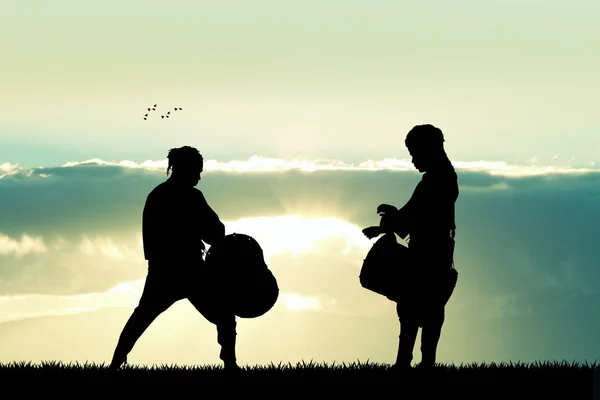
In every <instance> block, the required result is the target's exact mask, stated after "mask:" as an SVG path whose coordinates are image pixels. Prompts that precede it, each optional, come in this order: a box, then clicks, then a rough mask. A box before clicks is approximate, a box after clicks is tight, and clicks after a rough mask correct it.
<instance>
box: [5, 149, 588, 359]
mask: <svg viewBox="0 0 600 400" xmlns="http://www.w3.org/2000/svg"><path fill="white" fill-rule="evenodd" d="M96 161H97V160H96ZM96 161H93V160H92V162H83V163H71V164H69V165H70V166H68V167H44V168H36V169H26V168H23V169H19V168H20V167H15V166H12V165H10V166H8V165H7V164H3V169H2V171H3V172H4V173H7V171H10V172H11V174H10V175H3V178H2V179H0V198H2V199H3V206H2V207H1V208H0V221H1V222H0V234H1V235H2V236H1V238H2V239H1V240H0V243H1V244H0V249H1V250H0V251H1V252H2V254H1V255H0V295H4V296H17V295H34V294H45V295H51V296H62V295H85V294H90V293H106V292H107V291H109V290H111V288H114V287H116V285H119V284H120V283H123V282H133V281H139V280H140V279H143V278H144V276H145V273H146V266H145V263H144V260H143V257H142V247H141V242H140V240H141V237H140V228H141V210H142V207H143V203H144V201H145V197H146V195H147V194H148V193H149V191H150V190H151V189H152V188H153V187H154V186H155V185H156V184H158V183H159V182H162V181H163V180H164V179H165V178H166V176H165V169H164V165H161V164H160V163H159V162H150V161H149V162H147V163H146V164H144V163H141V165H142V166H138V164H135V163H131V162H125V163H121V164H119V163H108V162H96ZM317 164H318V163H315V164H310V165H308V164H302V163H296V164H294V163H285V162H272V163H270V164H269V163H264V164H261V159H260V158H254V159H251V160H250V161H249V162H247V163H243V162H237V163H235V162H231V163H217V162H214V163H213V164H211V163H209V162H207V168H206V173H205V174H204V176H203V179H202V181H201V182H200V184H199V186H198V187H199V188H200V189H201V190H202V191H203V193H204V194H205V196H206V197H207V199H208V201H209V203H210V204H211V205H212V206H213V208H214V209H215V210H216V211H217V212H218V214H219V215H220V216H221V218H222V220H224V221H225V222H226V227H227V232H229V233H231V232H242V233H248V234H251V235H253V236H254V237H256V238H257V239H258V240H259V242H260V243H261V244H262V245H263V249H264V250H265V255H266V257H267V259H268V264H269V266H270V268H272V270H273V272H274V274H275V275H276V277H277V279H278V282H279V284H280V288H281V290H282V294H283V295H282V297H281V300H280V302H281V303H280V304H281V305H282V306H283V307H291V308H294V307H295V308H297V309H298V310H297V311H298V312H300V309H303V310H304V311H303V312H317V313H331V314H332V315H333V314H337V315H354V316H356V317H357V318H359V317H360V318H369V316H373V315H387V314H389V313H390V307H389V302H388V301H387V300H385V299H383V298H381V296H378V295H376V294H373V293H370V292H369V291H367V290H365V289H363V288H362V287H361V286H360V284H359V281H358V274H359V272H360V267H361V264H362V260H363V258H364V256H365V254H366V252H367V251H368V249H369V248H370V246H371V243H372V242H370V241H368V240H366V238H364V237H363V236H362V234H361V232H360V230H361V229H362V228H363V227H365V226H368V225H373V224H377V223H378V220H379V217H378V216H377V214H376V213H375V209H376V207H377V205H378V204H380V203H390V204H395V205H398V206H401V205H402V204H404V202H405V201H406V200H408V198H409V197H410V195H411V193H412V191H413V189H414V186H415V184H416V183H417V182H418V181H419V179H420V175H419V174H418V173H416V172H414V171H413V170H412V169H411V168H410V166H409V164H408V163H406V162H405V164H404V167H403V166H402V164H401V163H400V162H397V160H384V161H382V162H379V163H369V162H366V163H363V164H360V163H359V164H357V165H354V166H352V165H346V164H343V163H334V162H329V163H328V164H327V162H326V161H323V162H322V165H327V167H323V168H321V169H319V168H317V167H318V165H317ZM342 164H343V165H342ZM455 164H456V165H457V171H458V175H459V184H460V189H461V194H460V197H459V200H458V202H457V208H456V218H457V225H458V230H457V245H456V259H455V261H456V267H457V268H458V271H459V282H458V285H457V288H456V292H455V296H454V297H453V298H452V299H451V302H450V304H449V307H448V321H449V322H448V324H449V329H451V330H454V331H455V332H458V330H460V329H462V328H460V327H459V326H454V327H453V325H452V324H453V323H457V324H458V321H461V323H462V324H467V325H466V326H475V327H480V329H484V328H483V326H486V328H485V329H487V330H488V331H487V332H488V333H489V334H490V335H492V329H496V328H497V329H501V328H500V326H501V325H498V324H504V325H502V326H510V327H511V329H513V330H515V331H516V332H521V330H523V331H522V333H518V334H519V335H522V336H519V340H520V343H525V342H526V343H529V344H530V345H531V346H533V347H534V348H535V346H541V344H537V343H530V342H528V341H527V340H529V339H527V340H525V336H524V335H528V334H529V333H527V332H526V331H525V330H524V329H525V328H523V327H527V329H529V331H528V332H537V333H536V334H539V335H542V334H543V331H542V329H550V328H552V329H558V328H556V325H555V323H554V322H552V321H551V320H552V318H554V317H553V315H563V316H564V317H562V318H564V319H568V320H569V321H571V323H574V324H576V323H579V324H581V325H584V324H585V325H586V326H588V327H589V329H591V330H595V329H597V325H598V324H597V323H595V322H593V321H590V320H589V315H590V313H591V310H588V309H589V307H590V306H589V305H588V304H586V302H593V301H596V300H595V299H597V297H598V296H599V293H600V271H599V270H598V268H597V259H598V255H597V251H596V248H597V246H596V243H595V240H596V238H597V237H599V236H600V225H598V224H596V223H594V221H599V220H600V175H599V174H598V173H597V170H593V169H577V168H570V167H564V168H562V167H560V168H559V167H536V166H528V167H514V166H507V165H506V164H505V163H483V162H482V163H466V164H461V163H460V162H456V163H455ZM261 165H263V167H261ZM315 165H317V167H315ZM361 165H362V166H361ZM265 166H266V167H265ZM261 168H262V169H261ZM294 168H295V169H294ZM361 168H362V169H361ZM536 168H537V169H536ZM561 168H562V169H561ZM240 171H246V173H240ZM520 171H521V172H520ZM522 171H525V172H522ZM42 173H43V174H45V175H47V177H46V178H41V177H39V175H40V174H42ZM27 238H29V239H27ZM34 243H36V244H35V245H34ZM42 249H45V250H42ZM35 250H37V251H35ZM131 296H132V297H131V298H135V297H136V295H131ZM132 301H133V300H132ZM14 304H16V303H14ZM98 304H104V303H98ZM106 304H108V303H106ZM111 304H112V303H111ZM128 304H130V303H128ZM565 304H567V305H569V307H572V310H574V311H572V312H573V314H574V315H569V316H567V315H565V312H566V311H565V307H566V306H565ZM19 307H20V306H19ZM61 307H62V308H61V309H64V310H69V309H70V310H71V311H72V310H75V309H77V307H84V308H85V309H88V308H89V307H91V306H90V305H89V304H88V303H85V302H83V303H77V302H72V303H69V304H68V305H67V304H65V305H64V307H63V306H61ZM18 309H19V308H18V307H17V308H16V310H18ZM15 312H18V311H15ZM577 315H580V317H579V318H580V319H577V318H578V317H577ZM391 317H392V318H393V315H392V316H391ZM452 321H456V322H452ZM577 321H579V322H577ZM502 329H503V328H502ZM565 334H566V333H565ZM465 335H467V334H466V333H465ZM515 335H517V333H515ZM569 335H575V333H569ZM467 337H471V338H472V336H469V335H467ZM573 337H574V336H573ZM493 340H500V338H496V339H493ZM493 340H492V339H490V341H493ZM503 340H504V339H503ZM515 340H517V339H515ZM544 340H545V342H544V343H546V344H548V343H551V342H552V341H553V340H558V339H556V338H554V337H549V338H547V339H544ZM490 343H492V342H490ZM494 343H496V342H494ZM494 345H497V343H496V344H494ZM465 346H466V344H465Z"/></svg>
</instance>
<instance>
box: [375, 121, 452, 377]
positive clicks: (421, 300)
mask: <svg viewBox="0 0 600 400" xmlns="http://www.w3.org/2000/svg"><path fill="white" fill-rule="evenodd" d="M443 143H444V135H443V133H442V131H441V130H440V129H439V128H437V127H435V126H433V125H429V124H426V125H417V126H415V127H414V128H412V129H411V130H410V132H408V134H407V136H406V140H405V145H406V147H407V148H408V151H409V153H410V155H411V156H412V163H413V165H414V166H415V168H416V169H417V170H418V171H419V172H421V173H424V174H423V178H422V179H421V181H420V182H419V183H418V184H417V187H416V188H415V190H414V192H413V195H412V196H411V198H410V200H409V201H408V202H407V203H406V205H404V206H403V207H402V208H400V209H396V207H394V206H391V205H388V204H381V205H379V207H378V208H377V213H380V214H382V218H381V221H380V226H373V227H368V228H365V229H364V230H363V233H364V234H365V236H367V237H368V238H369V239H371V238H373V237H376V236H378V235H380V234H381V233H384V232H386V231H390V230H392V231H394V232H395V233H396V234H397V235H398V236H400V237H401V238H403V239H405V238H406V237H407V236H408V237H409V242H408V247H409V250H410V254H411V260H412V265H411V269H412V270H411V278H410V279H411V282H409V286H411V287H412V288H413V289H412V290H410V292H405V293H403V294H402V297H403V300H400V301H398V302H397V306H396V311H397V314H398V318H399V320H400V342H399V345H398V355H397V358H396V364H395V368H406V367H410V364H411V362H412V359H413V348H414V345H415V340H416V337H417V332H418V330H419V327H421V328H422V333H421V354H422V360H421V364H420V366H421V367H431V366H434V365H435V362H436V351H437V346H438V342H439V339H440V335H441V331H442V325H443V324H444V319H445V310H444V308H445V304H446V302H447V300H448V299H449V296H450V295H451V291H450V290H453V286H450V288H451V289H450V290H449V285H452V283H451V282H450V283H449V279H450V278H449V276H451V275H450V274H449V271H451V268H452V266H453V254H454V235H455V230H456V225H455V221H454V205H455V202H456V199H457V198H458V194H459V190H458V177H457V175H456V172H455V170H454V167H453V166H452V163H451V162H450V160H449V159H448V156H447V155H446V152H445V150H444V145H443ZM454 283H456V282H454Z"/></svg>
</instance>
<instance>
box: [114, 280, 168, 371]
mask: <svg viewBox="0 0 600 400" xmlns="http://www.w3.org/2000/svg"><path fill="white" fill-rule="evenodd" d="M148 276H150V275H148ZM157 278H158V277H157ZM158 284H160V282H159V281H158V280H156V279H155V278H154V277H152V278H150V279H149V278H146V284H145V285H144V292H143V293H142V297H141V299H140V302H139V304H138V306H137V307H136V308H135V309H134V310H133V313H132V314H131V316H130V317H129V320H128V321H127V323H126V324H125V327H124V328H123V331H122V332H121V335H120V336H119V341H118V343H117V347H116V348H115V352H114V354H113V359H112V361H111V364H110V367H109V369H110V370H113V371H114V370H117V369H119V368H120V367H121V365H122V364H123V363H125V362H126V361H127V355H128V354H129V352H130V351H131V350H132V349H133V346H134V345H135V343H136V342H137V340H138V339H139V338H140V336H142V334H143V333H144V332H145V331H146V329H148V327H149V326H150V324H151V323H152V322H153V321H154V320H155V319H156V317H158V316H159V315H160V314H161V313H163V312H164V311H165V310H166V309H167V308H169V307H170V306H171V305H172V304H173V303H174V302H175V301H176V300H177V298H176V297H175V296H173V295H172V294H171V293H170V291H169V290H165V289H166V288H164V289H163V290H164V292H161V291H160V290H161V288H160V287H158Z"/></svg>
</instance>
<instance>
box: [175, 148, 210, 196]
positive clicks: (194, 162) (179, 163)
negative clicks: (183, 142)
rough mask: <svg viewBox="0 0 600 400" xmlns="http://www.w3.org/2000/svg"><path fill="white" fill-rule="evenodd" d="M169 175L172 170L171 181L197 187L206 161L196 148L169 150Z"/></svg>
mask: <svg viewBox="0 0 600 400" xmlns="http://www.w3.org/2000/svg"><path fill="white" fill-rule="evenodd" d="M167 159H168V160H169V166H168V167H167V175H169V171H171V170H172V173H171V179H174V180H177V181H178V182H181V183H182V184H184V185H190V186H196V185H197V184H198V182H199V181H200V174H201V173H202V169H203V168H204V159H203V157H202V155H201V154H200V152H199V151H198V150H196V149H195V148H194V147H190V146H183V147H179V148H174V149H171V150H169V154H168V155H167Z"/></svg>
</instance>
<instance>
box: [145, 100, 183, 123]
mask: <svg viewBox="0 0 600 400" xmlns="http://www.w3.org/2000/svg"><path fill="white" fill-rule="evenodd" d="M157 106H158V104H155V105H153V106H152V107H148V112H147V113H146V114H144V121H146V120H147V119H148V115H150V113H151V112H152V111H156V107H157ZM178 110H183V109H182V108H181V107H174V108H173V111H178ZM170 115H171V111H170V110H169V111H167V112H166V114H163V115H161V116H160V118H161V119H164V118H169V116H170Z"/></svg>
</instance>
